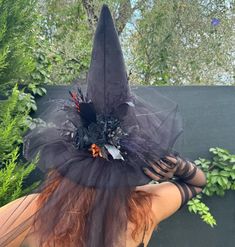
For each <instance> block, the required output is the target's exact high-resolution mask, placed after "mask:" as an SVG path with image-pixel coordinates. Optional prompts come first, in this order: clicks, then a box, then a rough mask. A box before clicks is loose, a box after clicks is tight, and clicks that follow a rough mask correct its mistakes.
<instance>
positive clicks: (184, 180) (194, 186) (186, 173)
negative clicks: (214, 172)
mask: <svg viewBox="0 0 235 247" xmlns="http://www.w3.org/2000/svg"><path fill="white" fill-rule="evenodd" d="M176 158H177V162H178V167H177V170H176V172H175V174H174V178H173V179H171V180H169V182H171V183H173V184H175V185H176V186H177V188H178V189H179V191H180V194H181V197H182V203H181V206H180V208H179V209H181V208H182V207H183V206H184V205H185V204H186V203H187V202H188V201H189V200H190V199H191V198H193V197H195V196H196V195H197V194H199V193H201V192H202V190H203V188H204V187H205V186H206V175H205V173H204V172H203V171H202V170H201V169H200V168H199V167H197V165H196V164H195V163H194V162H193V161H191V160H189V159H185V158H182V157H180V156H179V155H177V156H176Z"/></svg>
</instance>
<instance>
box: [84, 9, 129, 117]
mask: <svg viewBox="0 0 235 247" xmlns="http://www.w3.org/2000/svg"><path fill="white" fill-rule="evenodd" d="M87 84H88V89H87V97H88V98H89V99H90V100H91V101H92V102H94V104H95V108H96V111H97V112H98V113H104V114H109V113H110V112H111V111H112V110H114V109H115V107H117V106H118V105H119V104H120V103H123V102H125V101H127V100H128V98H129V96H130V90H129V85H128V80H127V72H126V68H125V63H124V59H123V54H122V49H121V46H120V42H119V38H118V34H117V31H116V29H115V26H114V23H113V19H112V16H111V13H110V10H109V8H108V6H107V5H106V4H104V5H103V7H102V10H101V13H100V17H99V21H98V24H97V27H96V32H95V36H94V43H93V50H92V58H91V63H90V69H89V72H88V76H87Z"/></svg>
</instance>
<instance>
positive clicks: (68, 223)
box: [34, 170, 156, 247]
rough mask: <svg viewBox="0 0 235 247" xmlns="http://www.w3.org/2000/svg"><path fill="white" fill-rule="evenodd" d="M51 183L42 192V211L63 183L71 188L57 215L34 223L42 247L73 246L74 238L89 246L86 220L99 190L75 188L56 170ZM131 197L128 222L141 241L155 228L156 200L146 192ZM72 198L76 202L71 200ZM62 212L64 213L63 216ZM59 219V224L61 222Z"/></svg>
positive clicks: (79, 244) (55, 210)
mask: <svg viewBox="0 0 235 247" xmlns="http://www.w3.org/2000/svg"><path fill="white" fill-rule="evenodd" d="M47 176H48V177H47V181H50V182H48V183H47V184H46V186H45V187H44V189H43V190H42V191H41V193H40V195H39V197H38V199H37V206H38V208H43V205H44V204H45V203H46V202H47V201H48V200H49V199H50V197H51V195H52V194H53V193H54V192H55V191H56V190H57V189H58V187H59V186H60V184H61V183H64V184H63V186H66V188H71V189H69V190H68V191H69V192H68V193H66V198H65V197H63V198H61V200H59V201H58V203H57V204H56V206H55V207H54V208H53V212H50V213H49V214H46V215H44V217H40V216H42V214H41V215H38V216H39V217H36V219H35V222H34V224H37V227H38V229H40V232H41V234H40V236H41V238H43V240H42V239H41V242H40V246H43V247H49V246H73V245H72V244H73V243H74V242H73V239H77V236H79V239H77V241H78V242H76V245H74V246H76V247H85V234H86V219H87V215H88V213H89V211H90V210H91V208H92V205H93V201H94V198H95V195H96V189H95V188H89V187H83V186H78V185H76V186H74V184H73V183H72V182H71V181H70V180H69V179H65V178H64V177H62V176H61V175H60V174H59V173H58V172H57V171H56V170H51V171H50V172H49V173H48V175H47ZM130 195H131V196H130V197H129V198H128V199H127V202H128V203H127V205H128V207H127V215H128V221H129V222H130V223H132V226H133V228H132V232H131V237H132V238H133V240H134V241H139V238H140V236H142V232H143V230H144V228H145V227H146V231H148V230H149V229H151V228H152V227H153V225H154V214H153V212H152V209H151V208H152V197H154V196H156V195H154V194H151V193H148V192H145V191H137V190H133V191H131V194H130ZM71 198H72V200H71ZM61 211H63V213H62V214H61ZM58 218H59V221H58ZM53 221H56V222H57V223H56V224H55V228H54V229H53V231H50V230H49V229H50V227H51V226H50V222H53Z"/></svg>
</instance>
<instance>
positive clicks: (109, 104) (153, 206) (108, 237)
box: [0, 5, 206, 247]
mask: <svg viewBox="0 0 235 247" xmlns="http://www.w3.org/2000/svg"><path fill="white" fill-rule="evenodd" d="M149 94H152V90H151V91H150V92H149ZM70 95H71V101H72V102H70V103H71V104H68V102H67V101H63V100H59V101H58V100H55V101H53V104H50V107H49V109H47V113H46V114H44V115H43V118H44V121H45V124H44V125H43V126H37V128H35V129H33V130H32V131H30V132H29V133H28V134H27V135H26V136H25V138H24V155H25V157H26V158H27V159H28V160H32V159H34V158H35V157H36V156H37V154H39V161H38V167H39V168H40V169H41V170H42V171H43V172H45V174H46V179H45V181H43V183H42V184H41V185H40V187H39V188H38V189H37V190H35V191H34V193H32V194H29V195H27V196H26V197H22V198H20V199H17V200H16V201H14V202H11V203H10V204H8V205H6V206H4V207H3V208H1V209H0V225H1V229H0V247H2V246H11V247H14V246H33V247H37V246H40V247H46V246H58V247H60V246H69V247H70V246H71V247H73V246H76V247H78V246H79V247H137V246H147V244H148V242H149V239H150V237H151V235H152V233H153V231H154V229H157V228H158V225H159V223H160V222H161V221H163V220H164V219H166V218H167V217H169V216H170V215H172V214H173V213H174V212H176V211H177V210H179V209H180V208H181V207H182V206H183V205H184V204H185V203H186V202H187V201H188V200H189V199H190V198H192V197H193V196H195V195H196V194H198V193H200V192H201V191H202V189H203V187H204V186H205V184H206V178H205V174H204V173H203V172H202V171H201V170H200V169H199V168H198V167H197V166H196V165H195V164H194V163H193V162H192V161H189V160H187V159H184V158H182V157H180V155H179V154H178V153H177V152H175V151H172V146H173V144H174V143H175V141H176V139H177V137H178V136H179V135H180V134H181V133H182V130H183V129H182V120H181V118H180V115H179V112H178V105H177V104H175V103H174V102H173V101H171V100H169V99H167V98H166V97H164V96H163V95H161V94H159V93H154V95H153V98H154V99H155V105H154V106H151V105H149V104H147V103H146V102H144V101H143V99H141V98H140V97H138V96H137V95H135V94H134V93H133V92H131V90H130V88H129V85H128V79H127V74H126V70H125V65H124V61H123V55H122V51H121V47H120V44H119V39H118V36H117V32H116V29H115V27H114V24H113V20H112V16H111V13H110V11H109V9H108V6H107V5H103V7H102V10H101V14H100V18H99V22H98V25H97V29H96V33H95V37H94V44H93V50H92V59H91V64H90V69H89V73H88V76H87V92H86V96H84V95H83V93H82V90H81V89H80V88H78V89H77V92H70ZM151 180H155V181H158V182H161V183H159V184H149V182H150V181H151Z"/></svg>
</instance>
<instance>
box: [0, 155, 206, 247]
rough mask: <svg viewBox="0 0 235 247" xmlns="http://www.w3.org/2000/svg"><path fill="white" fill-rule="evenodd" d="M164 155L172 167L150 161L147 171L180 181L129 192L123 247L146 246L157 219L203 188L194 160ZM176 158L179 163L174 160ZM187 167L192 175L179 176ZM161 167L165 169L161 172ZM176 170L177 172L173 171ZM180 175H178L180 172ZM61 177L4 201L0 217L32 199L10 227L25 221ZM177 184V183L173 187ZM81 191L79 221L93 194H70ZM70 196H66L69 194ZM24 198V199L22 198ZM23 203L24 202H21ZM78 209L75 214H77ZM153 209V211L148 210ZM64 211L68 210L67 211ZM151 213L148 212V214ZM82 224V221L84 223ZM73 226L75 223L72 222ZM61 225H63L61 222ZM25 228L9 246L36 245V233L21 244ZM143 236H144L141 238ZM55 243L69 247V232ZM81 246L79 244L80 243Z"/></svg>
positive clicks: (156, 176) (157, 177) (76, 216)
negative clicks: (146, 223)
mask: <svg viewBox="0 0 235 247" xmlns="http://www.w3.org/2000/svg"><path fill="white" fill-rule="evenodd" d="M175 157H176V158H174V156H167V157H166V158H167V159H168V161H170V164H171V166H169V165H167V163H165V162H160V163H157V164H153V168H154V169H155V171H156V172H155V173H153V172H151V171H149V170H148V169H147V171H146V173H147V174H148V175H149V176H150V177H151V178H152V179H154V180H156V181H160V180H161V179H162V178H163V177H165V178H168V179H170V178H172V177H173V176H178V177H179V178H181V182H180V183H178V182H172V181H166V182H162V183H159V184H148V185H143V186H138V187H136V190H134V191H133V192H132V195H131V197H130V198H129V201H128V204H129V209H130V217H129V221H128V228H127V240H126V246H128V247H137V246H141V245H139V244H140V243H143V244H144V245H143V246H147V244H148V242H149V240H150V239H151V236H152V234H153V231H154V230H155V229H157V227H158V225H159V223H160V222H162V221H163V220H165V219H166V218H168V217H169V216H171V215H172V214H174V213H175V212H176V211H178V210H179V209H180V208H181V207H182V206H183V205H184V204H186V202H187V201H188V200H190V199H191V198H192V197H193V196H195V195H196V194H198V193H200V192H201V191H202V189H203V187H204V186H205V184H206V178H205V175H204V173H203V172H202V171H201V170H200V169H199V168H197V169H196V173H194V176H192V174H193V173H192V171H193V170H194V169H195V167H196V166H195V164H194V163H193V162H189V161H188V160H184V159H183V158H180V157H179V156H175ZM177 160H178V162H177ZM186 167H188V168H189V169H188V174H191V179H185V177H186V176H185V175H184V176H182V173H183V172H185V169H186ZM163 168H164V170H165V171H166V170H167V171H168V172H164V171H163ZM176 170H177V172H176ZM55 173H56V172H52V173H51V174H50V175H49V176H55ZM180 174H181V175H180ZM187 177H188V178H189V176H187ZM60 179H61V178H60V176H58V177H57V179H56V180H55V183H54V184H51V185H50V186H48V187H47V188H46V189H45V190H44V191H43V192H42V193H41V194H39V193H38V194H32V195H31V196H28V197H26V198H25V197H22V198H19V199H17V200H15V201H14V202H11V203H9V204H7V205H6V206H4V207H2V208H1V209H0V219H1V220H3V222H4V220H5V218H8V216H9V214H11V213H12V210H13V209H15V208H16V207H17V206H21V207H22V208H25V205H28V203H29V202H33V203H31V204H30V207H28V208H27V210H25V215H21V218H20V219H17V220H18V221H17V223H16V225H14V226H12V228H14V227H15V226H17V225H18V224H20V223H21V221H24V220H25V218H27V217H29V215H34V214H35V212H36V211H37V209H38V207H40V205H42V204H43V202H44V201H45V200H46V199H47V198H48V197H49V196H50V195H51V193H53V191H54V190H55V189H56V187H57V186H58V185H59V183H60ZM67 183H68V185H67V186H71V185H70V184H69V183H70V182H69V181H67ZM175 185H176V186H175ZM183 188H187V189H188V191H189V196H188V197H186V193H184V192H183V190H182V189H183ZM193 188H194V189H195V193H193V192H192V191H191V190H192V189H193ZM78 192H80V194H81V196H80V197H81V200H83V203H78V202H76V203H77V204H76V203H75V209H74V208H72V210H74V212H72V217H73V218H74V221H75V222H79V221H80V222H82V220H83V221H84V220H85V213H86V211H84V212H83V214H79V213H78V212H79V210H81V211H82V209H85V210H89V209H90V207H91V205H92V203H91V200H90V199H91V197H92V194H94V193H95V191H94V190H88V189H81V190H80V191H79V189H77V190H76V191H73V193H78ZM68 197H69V195H68ZM25 199H26V200H25ZM22 202H23V203H22ZM63 204H66V201H63ZM59 210H60V207H59V206H58V207H56V208H55V214H58V212H57V211H59ZM70 210H71V208H70V207H68V208H66V206H65V210H64V217H65V218H67V221H66V220H65V221H63V220H62V221H61V224H62V225H64V224H66V222H68V221H69V220H71V214H70V213H69V212H71V211H70ZM76 211H77V213H76ZM151 211H152V212H151ZM66 212H67V213H66ZM150 212H151V213H150ZM52 218H53V217H52ZM145 218H146V219H147V220H149V221H150V225H149V226H148V228H147V230H146V231H145V232H143V233H139V230H141V231H140V232H142V231H143V230H142V227H141V226H142V223H143V222H144V221H145V220H146V219H145ZM50 220H51V219H50V217H48V218H44V219H43V221H42V222H41V224H42V227H43V226H45V224H46V223H47V221H50ZM83 224H84V222H83ZM75 225H76V223H75ZM60 227H62V226H61V225H60ZM66 227H68V229H67V232H68V233H69V232H70V231H71V229H70V228H71V223H67V225H66ZM82 227H84V226H82V225H81V229H79V230H77V229H76V228H74V229H73V231H74V233H75V234H81V236H83V234H84V233H83V232H82ZM10 230H11V229H1V231H0V234H1V235H3V234H4V231H10ZM27 233H28V230H27V231H25V232H23V233H22V234H21V235H19V236H18V238H16V239H15V240H14V242H12V243H11V244H10V245H9V246H11V247H14V246H17V247H18V246H25V247H26V246H27V247H36V246H38V245H37V243H38V242H39V239H37V238H38V236H33V237H31V238H28V239H26V240H25V241H24V244H23V245H21V243H22V241H23V239H24V238H25V236H26V235H27ZM142 236H143V237H142ZM58 240H59V241H58V242H59V243H60V244H58V245H55V246H58V247H59V246H70V244H69V243H70V241H72V240H71V239H70V238H69V234H68V235H67V237H64V236H61V237H60V238H58ZM81 241H82V238H81ZM81 246H82V245H81Z"/></svg>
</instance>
